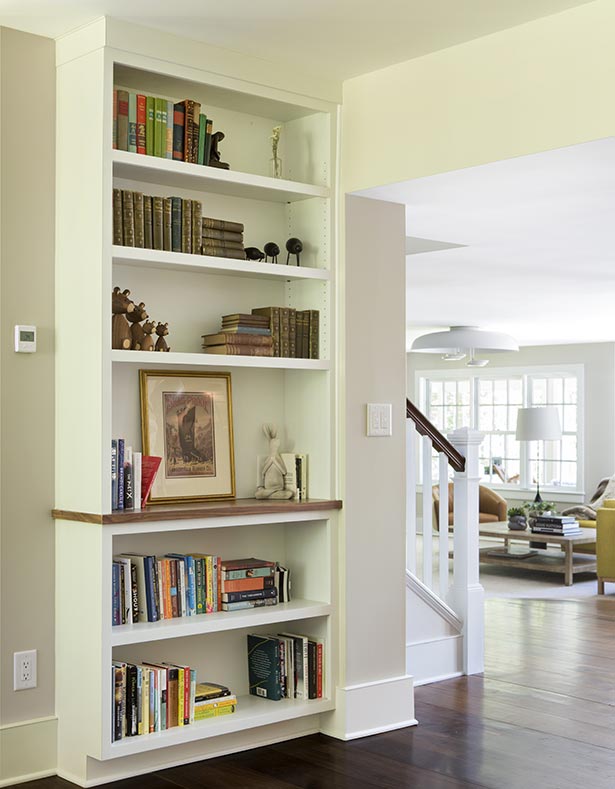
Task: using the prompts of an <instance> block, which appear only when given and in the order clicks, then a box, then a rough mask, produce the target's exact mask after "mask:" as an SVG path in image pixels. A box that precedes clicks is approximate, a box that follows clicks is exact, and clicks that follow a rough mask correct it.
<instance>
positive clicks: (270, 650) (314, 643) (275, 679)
mask: <svg viewBox="0 0 615 789" xmlns="http://www.w3.org/2000/svg"><path fill="white" fill-rule="evenodd" d="M324 650H325V642H324V639H322V638H312V637H311V636H306V635H297V634H296V633H279V634H277V635H261V634H250V635H248V674H249V680H250V693H251V694H252V695H253V696H258V697H259V698H263V699H270V700H272V701H280V700H281V699H303V700H306V699H321V698H323V691H324V665H325V651H324Z"/></svg>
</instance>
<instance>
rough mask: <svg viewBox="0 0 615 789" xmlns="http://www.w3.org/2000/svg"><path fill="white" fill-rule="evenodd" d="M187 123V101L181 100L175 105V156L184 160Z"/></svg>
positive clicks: (176, 158)
mask: <svg viewBox="0 0 615 789" xmlns="http://www.w3.org/2000/svg"><path fill="white" fill-rule="evenodd" d="M185 124H186V107H185V103H184V102H182V101H180V102H179V103H178V104H174V105H173V158H174V159H175V160H176V161H178V162H183V161H184V127H185Z"/></svg>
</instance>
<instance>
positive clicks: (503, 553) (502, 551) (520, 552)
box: [487, 547, 538, 559]
mask: <svg viewBox="0 0 615 789" xmlns="http://www.w3.org/2000/svg"><path fill="white" fill-rule="evenodd" d="M537 553H538V551H528V549H527V548H521V547H520V548H515V547H511V548H494V549H493V550H492V551H487V556H496V557H497V558H498V559H528V558H529V557H530V556H536V554H537Z"/></svg>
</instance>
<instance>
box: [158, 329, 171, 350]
mask: <svg viewBox="0 0 615 789" xmlns="http://www.w3.org/2000/svg"><path fill="white" fill-rule="evenodd" d="M168 326H169V324H168V323H159V324H158V326H156V334H157V335H158V339H157V340H156V350H157V351H170V350H171V349H170V348H169V346H168V345H167V341H166V340H165V339H164V338H165V337H166V336H167V334H168V333H169V329H168Z"/></svg>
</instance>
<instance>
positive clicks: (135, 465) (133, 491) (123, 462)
mask: <svg viewBox="0 0 615 789" xmlns="http://www.w3.org/2000/svg"><path fill="white" fill-rule="evenodd" d="M161 460H162V458H159V457H156V456H154V455H146V456H145V457H144V456H143V455H142V453H141V452H135V451H133V449H132V447H131V446H128V447H127V446H126V441H125V440H124V439H123V438H114V439H112V440H111V509H112V510H140V509H142V508H143V507H145V503H146V502H147V498H148V496H149V494H150V492H151V489H152V485H153V484H154V479H155V477H156V473H157V472H158V468H159V467H160V463H161Z"/></svg>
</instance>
